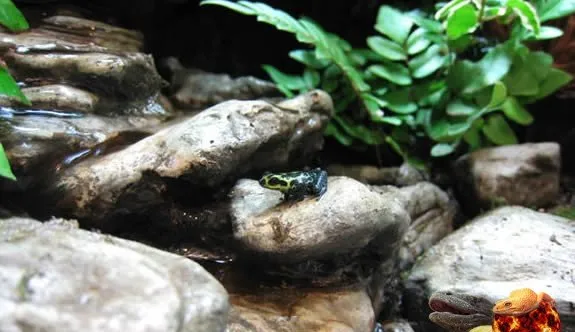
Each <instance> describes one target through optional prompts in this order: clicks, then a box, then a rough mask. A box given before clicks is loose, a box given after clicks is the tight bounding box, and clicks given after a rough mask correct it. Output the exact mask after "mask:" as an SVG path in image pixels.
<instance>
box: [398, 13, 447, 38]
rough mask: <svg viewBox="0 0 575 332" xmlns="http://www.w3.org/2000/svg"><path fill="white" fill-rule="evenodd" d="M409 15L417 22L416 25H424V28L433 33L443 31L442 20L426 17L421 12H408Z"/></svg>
mask: <svg viewBox="0 0 575 332" xmlns="http://www.w3.org/2000/svg"><path fill="white" fill-rule="evenodd" d="M407 15H408V16H409V17H410V18H411V19H412V20H413V22H415V24H416V25H418V26H420V27H422V28H423V29H425V30H427V31H429V32H433V33H442V32H443V27H442V26H441V23H440V22H438V21H436V20H432V19H428V18H425V17H424V16H423V15H422V14H421V13H420V12H417V11H412V12H409V13H407Z"/></svg>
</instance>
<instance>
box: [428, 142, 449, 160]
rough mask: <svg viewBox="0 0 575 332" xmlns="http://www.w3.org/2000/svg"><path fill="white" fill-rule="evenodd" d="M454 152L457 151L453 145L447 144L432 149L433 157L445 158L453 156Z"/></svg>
mask: <svg viewBox="0 0 575 332" xmlns="http://www.w3.org/2000/svg"><path fill="white" fill-rule="evenodd" d="M453 151H455V148H454V146H453V145H451V144H447V143H437V144H435V145H434V146H433V147H432V148H431V156H432V157H443V156H447V155H449V154H451V153H452V152H453Z"/></svg>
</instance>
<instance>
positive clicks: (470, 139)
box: [463, 118, 483, 151]
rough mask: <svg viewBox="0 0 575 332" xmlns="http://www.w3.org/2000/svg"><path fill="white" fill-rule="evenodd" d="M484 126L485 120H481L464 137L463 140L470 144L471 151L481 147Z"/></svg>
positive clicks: (474, 123)
mask: <svg viewBox="0 0 575 332" xmlns="http://www.w3.org/2000/svg"><path fill="white" fill-rule="evenodd" d="M482 126H483V120H482V119H481V118H479V119H478V120H476V121H475V122H473V124H472V125H471V128H469V130H468V131H467V132H465V134H464V135H463V140H464V141H465V142H467V144H469V146H470V147H471V150H472V151H473V150H476V149H478V148H479V147H481V135H480V131H481V127H482Z"/></svg>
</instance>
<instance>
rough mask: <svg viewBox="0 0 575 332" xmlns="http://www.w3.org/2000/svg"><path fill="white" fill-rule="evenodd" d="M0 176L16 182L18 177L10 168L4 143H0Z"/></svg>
mask: <svg viewBox="0 0 575 332" xmlns="http://www.w3.org/2000/svg"><path fill="white" fill-rule="evenodd" d="M0 176H3V177H5V178H8V179H10V180H14V181H16V176H15V175H14V173H12V168H10V162H9V161H8V157H6V152H5V151H4V147H3V146H2V143H0Z"/></svg>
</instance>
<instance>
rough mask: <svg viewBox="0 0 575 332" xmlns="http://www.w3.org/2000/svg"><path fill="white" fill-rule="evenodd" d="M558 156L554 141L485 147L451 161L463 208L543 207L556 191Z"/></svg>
mask: <svg viewBox="0 0 575 332" xmlns="http://www.w3.org/2000/svg"><path fill="white" fill-rule="evenodd" d="M560 168H561V155H560V151H559V144H557V143H529V144H520V145H508V146H500V147H495V148H486V149H481V150H478V151H475V152H473V153H470V154H467V155H465V156H462V157H461V158H459V159H458V160H457V162H456V163H455V175H456V177H457V180H456V183H457V185H458V189H459V192H460V196H461V198H462V200H463V203H464V204H465V207H466V208H469V209H470V210H476V209H477V208H478V207H483V208H486V209H488V208H492V207H494V206H499V205H504V204H505V205H522V206H526V207H545V206H546V205H549V204H550V203H553V202H554V201H555V200H556V199H557V197H558V194H559V174H560Z"/></svg>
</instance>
